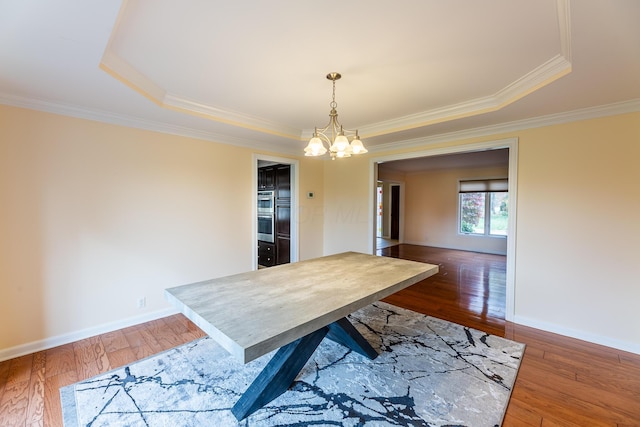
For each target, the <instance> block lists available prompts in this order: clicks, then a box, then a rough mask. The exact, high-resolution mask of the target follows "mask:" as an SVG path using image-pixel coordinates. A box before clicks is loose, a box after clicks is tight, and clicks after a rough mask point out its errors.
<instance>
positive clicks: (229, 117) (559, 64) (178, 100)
mask: <svg viewBox="0 0 640 427" xmlns="http://www.w3.org/2000/svg"><path fill="white" fill-rule="evenodd" d="M569 1H570V0H556V19H557V22H558V29H559V51H560V53H559V54H557V55H555V56H554V57H552V58H551V59H549V60H548V61H546V62H545V63H543V64H540V65H539V66H537V67H536V68H534V69H533V70H531V71H529V72H528V73H526V74H525V75H523V76H521V77H519V78H518V79H516V80H515V81H513V82H511V83H509V84H507V85H506V86H505V87H503V88H502V89H500V90H498V91H497V92H495V93H493V94H490V95H487V96H484V97H480V98H476V99H471V100H468V101H464V102H461V103H456V104H451V105H446V106H444V107H441V108H435V109H432V110H428V111H423V112H419V113H416V114H410V115H406V116H402V117H398V118H394V119H390V120H384V121H381V122H378V123H374V124H370V125H366V126H360V127H359V130H360V135H361V136H362V137H363V138H371V137H375V136H381V135H387V134H390V133H394V132H400V131H404V130H409V129H416V128H419V127H424V126H428V125H432V124H436V123H442V122H446V121H451V120H456V119H460V118H464V117H470V116H474V115H478V114H483V113H488V112H492V111H496V110H499V109H501V108H503V107H505V106H507V105H509V104H511V103H513V102H515V101H517V100H519V99H521V98H523V97H525V96H527V95H528V94H530V93H532V92H534V91H536V90H538V89H540V88H541V87H543V86H546V85H548V84H549V83H551V82H553V81H555V80H557V79H559V78H561V77H563V76H565V75H567V74H569V73H570V72H571V20H570V10H569ZM126 3H127V2H126V1H125V2H123V4H122V7H121V10H120V13H119V17H118V19H117V22H116V25H115V26H114V28H113V30H112V32H111V36H110V38H109V42H108V44H107V46H106V49H105V51H104V54H103V56H102V58H101V61H100V68H101V69H102V70H104V71H106V72H107V73H108V74H109V75H111V76H112V77H114V78H115V79H117V80H119V81H121V82H122V83H123V84H125V85H126V86H128V87H130V88H131V89H133V90H134V91H136V92H138V93H140V94H141V95H143V96H145V97H146V98H148V99H150V100H151V101H152V102H154V103H156V104H157V105H158V106H160V107H162V108H167V109H171V110H175V111H180V112H183V113H187V114H193V115H196V116H199V117H203V118H205V119H208V120H214V121H217V122H221V123H226V124H229V125H232V126H236V127H241V128H245V129H250V130H254V131H257V132H262V133H267V134H271V135H275V136H279V137H283V138H287V139H292V140H295V141H303V140H305V139H308V137H309V136H310V135H311V133H312V131H310V130H309V129H297V128H293V127H290V126H286V125H283V124H280V123H275V122H273V121H270V120H266V119H263V118H260V117H257V116H252V115H248V114H243V113H240V112H237V111H232V110H229V109H225V108H222V107H219V106H214V105H208V104H205V103H203V102H199V101H196V100H194V99H189V98H186V97H182V96H179V95H177V94H175V93H169V92H167V91H166V90H165V89H164V88H163V87H161V86H160V85H158V84H156V83H155V82H153V81H151V80H150V79H149V78H147V77H146V76H145V75H144V74H142V73H141V72H139V71H138V70H137V69H135V67H133V66H132V65H131V64H129V63H128V62H127V61H125V60H124V59H123V58H121V57H119V56H118V54H117V53H116V52H115V51H114V50H113V40H114V39H115V35H116V34H117V33H118V30H119V27H120V22H121V20H122V16H123V15H124V13H125V9H126Z"/></svg>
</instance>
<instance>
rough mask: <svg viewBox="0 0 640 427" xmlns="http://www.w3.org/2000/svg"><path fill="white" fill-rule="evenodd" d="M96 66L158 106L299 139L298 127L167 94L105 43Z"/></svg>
mask: <svg viewBox="0 0 640 427" xmlns="http://www.w3.org/2000/svg"><path fill="white" fill-rule="evenodd" d="M99 67H100V69H101V70H103V71H105V72H106V73H107V74H109V75H110V76H111V77H113V78H115V79H116V80H118V81H120V82H121V83H123V84H124V85H126V86H128V87H129V88H131V89H133V90H134V91H136V92H138V93H139V94H141V95H142V96H144V97H145V98H147V99H149V100H150V101H152V102H153V103H155V104H156V105H158V106H160V107H162V108H166V109H170V110H174V111H179V112H183V113H188V114H192V115H195V116H198V117H203V118H205V119H208V120H213V121H216V122H220V123H225V124H229V125H232V126H236V127H241V128H245V129H250V130H255V131H258V132H262V133H267V134H271V135H276V136H281V137H283V138H288V139H294V140H296V141H299V140H301V133H302V131H301V130H300V129H295V128H292V127H289V126H284V125H281V124H278V123H275V122H272V121H269V120H265V119H262V118H259V117H255V116H251V115H248V114H243V113H239V112H235V111H231V110H227V109H223V108H219V107H215V106H212V105H207V104H204V103H201V102H197V101H194V100H191V99H188V98H184V97H181V96H178V95H176V94H172V93H169V92H167V91H166V90H165V89H164V88H162V87H161V86H159V85H158V84H156V83H155V82H153V81H151V79H149V78H148V77H147V76H145V75H144V74H142V73H140V72H139V71H138V70H137V69H136V68H135V67H133V66H131V64H129V63H128V62H127V61H125V60H123V59H122V58H120V57H119V56H118V55H117V54H115V53H114V52H113V51H111V50H110V45H109V46H107V49H106V50H105V52H104V54H103V55H102V58H101V60H100V64H99Z"/></svg>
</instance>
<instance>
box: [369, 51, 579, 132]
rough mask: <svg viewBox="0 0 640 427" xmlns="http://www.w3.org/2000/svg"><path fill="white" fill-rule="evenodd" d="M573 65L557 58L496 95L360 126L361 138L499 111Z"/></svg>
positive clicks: (565, 71)
mask: <svg viewBox="0 0 640 427" xmlns="http://www.w3.org/2000/svg"><path fill="white" fill-rule="evenodd" d="M570 72H571V62H569V61H568V60H567V58H565V57H564V56H563V55H556V56H555V57H553V58H551V59H550V60H549V61H547V62H546V63H544V64H542V65H540V66H539V67H537V68H536V69H534V70H532V71H530V72H529V73H527V74H526V75H524V76H522V77H520V78H519V79H518V80H516V81H514V82H512V83H510V84H509V85H507V86H506V87H504V88H502V89H500V90H499V91H498V92H496V93H495V94H493V95H490V96H486V97H482V98H476V99H473V100H470V101H466V102H461V103H458V104H455V105H449V106H446V107H443V108H436V109H433V110H430V111H425V112H421V113H417V114H410V115H407V116H403V117H399V118H396V119H391V120H385V121H382V122H379V123H376V124H374V125H370V126H362V127H360V134H361V135H362V138H371V137H373V136H380V135H385V134H388V133H392V132H400V131H404V130H409V129H415V128H418V127H424V126H429V125H433V124H436V123H442V122H447V121H451V120H455V119H461V118H464V117H470V116H475V115H478V114H483V113H489V112H492V111H496V110H499V109H501V108H503V107H505V106H507V105H509V104H511V103H513V102H515V101H517V100H519V99H521V98H523V97H525V96H526V95H528V94H530V93H532V92H534V91H536V90H538V89H540V88H541V87H543V86H546V85H548V84H549V83H551V82H553V81H555V80H557V79H559V78H561V77H563V76H565V75H567V74H569V73H570Z"/></svg>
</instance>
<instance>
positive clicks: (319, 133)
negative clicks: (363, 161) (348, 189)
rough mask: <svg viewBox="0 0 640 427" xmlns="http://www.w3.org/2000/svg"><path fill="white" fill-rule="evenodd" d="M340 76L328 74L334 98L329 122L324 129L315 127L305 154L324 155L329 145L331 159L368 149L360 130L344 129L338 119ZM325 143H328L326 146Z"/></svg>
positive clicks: (364, 151) (363, 151)
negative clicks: (361, 137)
mask: <svg viewBox="0 0 640 427" xmlns="http://www.w3.org/2000/svg"><path fill="white" fill-rule="evenodd" d="M340 77H342V76H341V75H340V73H329V74H327V79H328V80H331V81H332V82H333V99H332V101H331V103H330V104H329V106H330V107H331V111H330V112H329V124H327V125H326V126H325V127H323V128H322V129H318V128H317V127H316V128H315V130H314V132H313V136H312V137H311V139H310V140H309V145H307V147H306V148H305V149H304V155H305V156H322V155H323V154H325V153H326V152H327V147H329V154H330V155H331V160H334V159H335V158H336V157H338V158H342V157H351V155H352V154H363V153H366V152H367V151H368V150H367V149H366V148H364V145H362V141H360V137H359V136H358V130H348V129H344V128H343V127H342V125H341V124H340V122H339V121H338V111H337V110H336V108H337V107H338V104H337V103H336V80H339V79H340ZM348 137H352V138H351V143H349V138H348ZM325 143H326V144H327V146H326V147H325Z"/></svg>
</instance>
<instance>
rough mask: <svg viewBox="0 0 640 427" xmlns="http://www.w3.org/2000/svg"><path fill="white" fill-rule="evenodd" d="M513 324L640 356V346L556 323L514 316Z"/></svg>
mask: <svg viewBox="0 0 640 427" xmlns="http://www.w3.org/2000/svg"><path fill="white" fill-rule="evenodd" d="M513 323H517V324H519V325H524V326H529V327H531V328H535V329H540V330H543V331H546V332H552V333H554V334H559V335H564V336H565V337H570V338H576V339H579V340H582V341H587V342H590V343H593V344H599V345H603V346H606V347H611V348H615V349H618V350H622V351H628V352H629V353H635V354H640V344H638V343H633V342H628V341H621V340H617V339H613V338H610V337H605V336H602V335H596V334H591V333H589V332H585V331H579V330H575V329H571V328H566V327H564V326H561V325H557V324H554V323H547V322H541V321H539V320H535V319H530V318H528V317H523V316H517V315H516V316H514V319H513Z"/></svg>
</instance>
